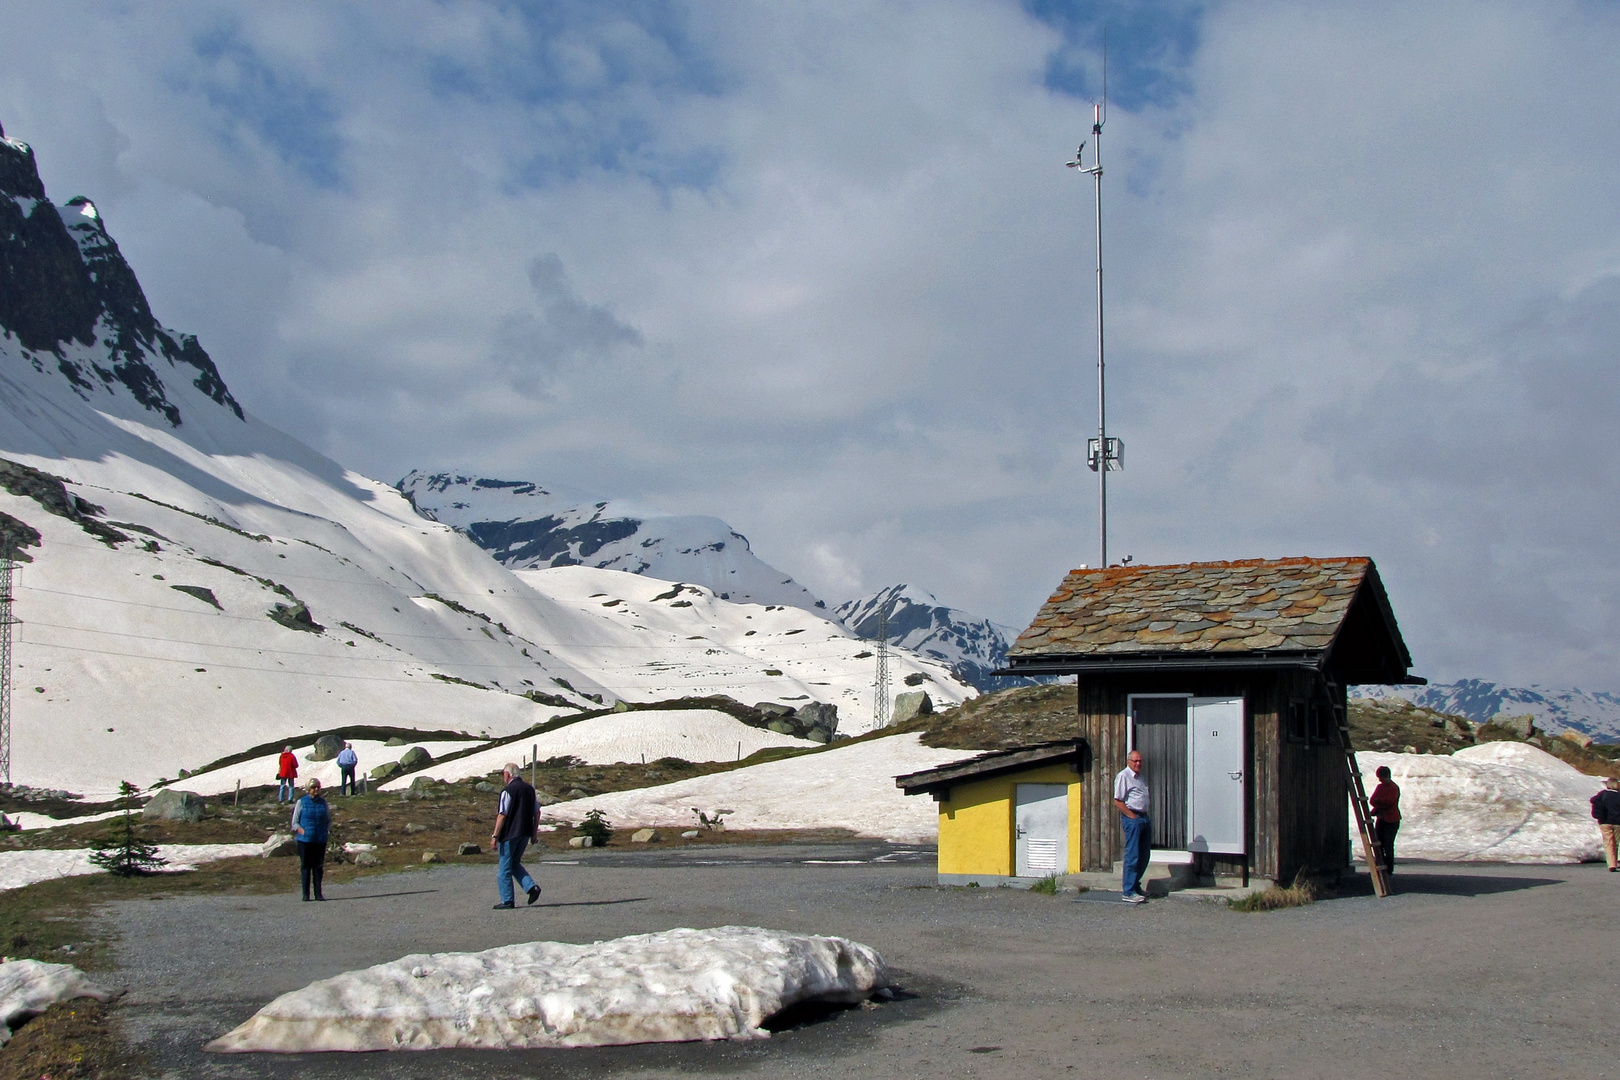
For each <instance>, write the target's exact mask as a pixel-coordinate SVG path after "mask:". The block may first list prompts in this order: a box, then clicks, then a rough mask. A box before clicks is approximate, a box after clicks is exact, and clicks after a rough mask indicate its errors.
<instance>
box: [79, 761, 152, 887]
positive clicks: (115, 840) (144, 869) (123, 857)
mask: <svg viewBox="0 0 1620 1080" xmlns="http://www.w3.org/2000/svg"><path fill="white" fill-rule="evenodd" d="M138 791H139V789H138V788H137V787H136V786H135V785H134V784H132V783H130V782H129V781H128V780H125V781H124V782H123V783H121V784H119V785H118V794H119V795H120V796H121V797H122V798H123V799H124V800H125V801H124V820H123V827H122V828H118V829H114V830H113V831H112V832H110V833H108V834H107V838H106V839H105V840H103V841H102V842H101V843H99V844H97V845H96V848H95V850H94V851H92V852H91V853H90V861H91V862H92V863H94V864H95V865H97V866H99V867H101V868H102V869H103V870H106V871H107V872H108V873H111V874H117V875H118V876H119V877H136V876H138V875H141V874H155V873H157V871H158V868H159V867H162V866H163V865H164V864H165V863H167V862H168V860H167V859H165V858H163V857H162V856H160V855H159V854H158V853H157V850H158V849H157V845H156V844H148V843H146V842H145V841H144V840H142V839H141V838H140V837H138V836H136V835H135V818H134V814H133V802H134V797H135V795H136V793H137V792H138Z"/></svg>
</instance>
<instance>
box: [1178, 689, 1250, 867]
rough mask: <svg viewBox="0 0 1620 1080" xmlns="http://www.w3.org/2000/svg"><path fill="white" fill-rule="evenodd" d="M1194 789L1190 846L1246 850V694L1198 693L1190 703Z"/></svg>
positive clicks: (1192, 848)
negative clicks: (1208, 695) (1201, 695)
mask: <svg viewBox="0 0 1620 1080" xmlns="http://www.w3.org/2000/svg"><path fill="white" fill-rule="evenodd" d="M1188 705H1189V707H1188V710H1187V713H1188V716H1187V727H1188V732H1187V734H1188V738H1189V741H1190V742H1191V743H1192V748H1191V749H1192V755H1191V756H1192V769H1191V770H1190V771H1191V773H1192V775H1191V776H1190V777H1189V781H1190V783H1189V786H1190V787H1191V788H1192V791H1191V793H1190V795H1191V797H1190V798H1189V799H1188V803H1189V806H1188V814H1187V817H1188V822H1187V826H1188V827H1187V849H1188V850H1189V851H1212V852H1218V853H1221V854H1225V855H1241V854H1243V851H1244V843H1243V802H1244V799H1243V793H1244V785H1245V783H1246V778H1245V777H1244V775H1243V699H1242V698H1193V699H1192V701H1191V702H1189V703H1188Z"/></svg>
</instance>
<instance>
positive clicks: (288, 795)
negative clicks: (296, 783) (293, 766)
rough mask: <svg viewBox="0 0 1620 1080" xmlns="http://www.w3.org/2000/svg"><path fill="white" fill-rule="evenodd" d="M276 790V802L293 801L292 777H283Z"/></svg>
mask: <svg viewBox="0 0 1620 1080" xmlns="http://www.w3.org/2000/svg"><path fill="white" fill-rule="evenodd" d="M278 784H279V786H278V787H277V788H276V802H292V801H293V782H292V778H291V777H282V778H281V780H280V781H279V782H278Z"/></svg>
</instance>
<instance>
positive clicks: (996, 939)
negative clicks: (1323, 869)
mask: <svg viewBox="0 0 1620 1080" xmlns="http://www.w3.org/2000/svg"><path fill="white" fill-rule="evenodd" d="M538 876H539V878H540V880H541V882H542V884H543V885H544V887H545V894H544V896H543V897H542V899H541V902H540V903H539V904H537V905H536V906H534V907H532V908H527V909H523V908H520V909H519V910H517V911H509V912H501V911H492V910H491V909H490V905H491V904H492V903H493V902H494V884H493V881H492V880H491V878H492V877H493V875H492V874H491V873H490V871H489V870H488V868H486V867H482V866H480V867H456V866H443V867H434V868H430V869H423V870H419V871H411V872H408V873H401V874H393V875H388V876H384V877H374V878H368V879H364V880H362V881H360V882H358V883H356V884H353V885H348V886H342V887H334V888H332V889H330V890H329V895H330V901H329V902H328V903H325V904H304V903H301V902H300V901H299V900H298V898H297V896H296V895H295V889H296V882H293V881H289V889H288V893H287V894H286V895H285V896H273V897H264V896H214V897H180V898H167V899H161V900H148V901H134V902H128V903H121V904H117V905H114V906H113V907H112V908H111V909H109V914H110V917H111V918H113V919H114V920H115V921H116V925H117V929H118V932H119V935H120V941H119V944H118V946H117V956H118V960H119V963H120V964H121V969H120V970H119V971H118V972H117V973H116V976H115V977H114V979H113V980H110V981H113V982H115V983H117V984H119V985H123V986H127V987H128V988H129V993H128V994H127V996H126V997H125V998H124V999H123V1000H122V1002H121V1004H120V1007H119V1015H120V1016H121V1018H122V1021H123V1023H124V1024H125V1025H126V1028H127V1030H128V1032H129V1034H130V1036H131V1037H132V1038H133V1039H134V1040H136V1041H137V1042H138V1043H139V1044H140V1045H141V1046H142V1047H143V1048H144V1049H145V1050H146V1052H147V1053H148V1054H149V1056H150V1058H151V1060H152V1064H153V1065H154V1066H155V1067H156V1068H157V1070H158V1071H159V1072H166V1073H167V1074H168V1075H172V1076H184V1077H244V1078H245V1077H263V1076H289V1077H290V1076H295V1075H296V1076H299V1077H308V1078H324V1077H343V1078H346V1080H347V1078H353V1077H365V1076H389V1077H512V1076H547V1077H564V1078H569V1077H671V1076H676V1077H693V1078H698V1077H737V1076H760V1077H790V1076H791V1077H800V1076H840V1077H843V1076H850V1075H868V1076H880V1077H913V1076H915V1077H928V1078H938V1077H1017V1078H1019V1080H1030V1078H1034V1077H1048V1076H1085V1077H1089V1076H1097V1077H1109V1078H1116V1077H1132V1078H1135V1077H1179V1076H1187V1077H1209V1076H1263V1077H1270V1076H1287V1077H1290V1078H1294V1077H1300V1076H1320V1075H1332V1076H1336V1077H1369V1078H1372V1077H1376V1078H1378V1080H1384V1078H1386V1077H1388V1076H1392V1075H1393V1076H1403V1075H1404V1076H1425V1077H1450V1076H1459V1077H1461V1076H1467V1077H1497V1076H1501V1077H1515V1076H1538V1077H1540V1076H1583V1077H1603V1076H1615V1075H1620V1069H1617V1068H1616V1067H1615V1066H1614V1065H1612V1064H1611V1062H1612V1061H1613V1059H1614V1056H1615V1053H1616V1051H1617V1041H1616V1037H1615V1035H1614V1030H1615V1024H1614V985H1615V978H1616V974H1617V964H1616V961H1617V959H1620V955H1617V954H1620V948H1617V946H1616V944H1615V940H1616V935H1615V932H1614V921H1615V913H1616V911H1617V910H1620V877H1617V876H1611V875H1609V874H1607V873H1605V872H1604V871H1603V869H1602V868H1601V867H1593V866H1580V867H1501V866H1416V867H1409V868H1403V871H1402V873H1401V874H1400V875H1399V876H1398V883H1399V885H1400V888H1401V890H1402V891H1401V893H1400V895H1398V896H1396V897H1393V898H1391V899H1388V900H1382V901H1380V900H1376V899H1374V898H1372V897H1371V896H1351V897H1348V898H1344V899H1337V900H1330V901H1324V902H1320V903H1317V904H1315V905H1312V906H1310V907H1306V908H1298V909H1292V910H1286V911H1279V912H1272V913H1268V914H1258V915H1246V914H1239V913H1235V912H1231V911H1228V910H1226V909H1225V908H1224V907H1222V906H1220V905H1217V904H1211V903H1207V902H1200V901H1196V900H1187V899H1169V900H1161V901H1156V902H1153V903H1150V904H1147V905H1143V906H1141V907H1130V906H1127V905H1122V904H1117V903H1103V902H1095V901H1092V900H1089V899H1086V898H1080V899H1078V900H1077V898H1076V897H1075V895H1074V894H1061V895H1059V896H1056V897H1051V896H1039V895H1032V894H1029V893H1023V892H1017V891H1013V890H1006V889H939V888H936V887H934V884H933V882H934V864H933V853H932V852H931V851H928V850H920V849H905V848H894V847H890V846H889V845H884V844H876V843H850V844H843V845H832V846H816V847H792V848H789V847H733V848H728V849H725V850H717V849H709V850H701V849H686V850H684V851H682V852H679V853H675V852H668V853H663V852H658V851H656V850H651V851H646V852H640V851H637V852H622V853H620V852H614V851H605V852H600V853H582V854H581V856H580V857H579V858H578V860H576V861H571V862H561V861H547V862H545V863H544V864H543V866H542V868H541V870H540V872H539V874H538ZM727 923H742V924H750V925H758V926H766V927H772V928H776V929H782V930H794V931H804V932H813V933H828V934H839V935H843V936H846V937H851V938H854V939H856V940H858V941H862V942H865V943H866V944H868V945H871V946H873V947H875V948H877V949H878V950H879V951H880V952H881V953H882V954H883V955H884V956H885V957H886V958H887V959H888V961H889V963H890V964H891V965H892V966H893V967H895V968H896V969H898V970H899V972H900V975H901V980H902V983H903V985H904V986H905V989H906V991H907V993H906V994H905V995H903V996H902V998H901V1000H899V1001H897V1002H894V1003H891V1004H886V1005H883V1006H881V1007H878V1008H875V1009H856V1010H850V1011H847V1012H841V1013H838V1014H836V1015H835V1016H833V1017H831V1018H829V1019H826V1020H824V1021H822V1022H819V1023H814V1024H811V1025H808V1026H805V1027H801V1028H797V1029H794V1030H791V1031H787V1032H783V1033H779V1034H778V1035H776V1036H775V1037H773V1038H771V1039H770V1040H767V1041H760V1042H751V1043H738V1044H685V1045H674V1046H642V1047H615V1048H604V1049H593V1050H567V1051H526V1052H505V1053H502V1052H487V1051H480V1052H462V1051H435V1052H428V1053H394V1054H364V1055H299V1056H274V1055H244V1056H216V1055H210V1054H204V1053H203V1052H202V1051H201V1049H200V1048H201V1045H202V1044H203V1043H204V1042H205V1041H207V1040H208V1039H210V1038H212V1037H214V1036H215V1035H218V1034H220V1033H221V1032H223V1031H225V1030H227V1029H229V1028H231V1027H233V1026H234V1025H236V1024H238V1023H240V1022H241V1021H242V1020H245V1019H246V1018H247V1017H248V1016H249V1015H251V1014H252V1013H253V1012H254V1011H255V1010H256V1009H258V1008H259V1007H260V1006H262V1005H263V1004H264V1003H265V1002H267V1001H269V1000H270V999H271V998H272V997H274V996H275V995H277V994H280V993H283V992H285V991H287V990H292V989H296V988H297V987H300V986H303V985H305V984H306V983H308V982H310V981H312V980H314V979H319V978H324V977H326V976H329V975H333V974H336V973H338V972H341V971H346V970H350V969H353V968H358V967H364V966H367V965H370V964H374V963H379V962H381V961H385V960H391V959H395V958H397V957H399V956H401V955H404V954H406V953H412V952H431V951H444V950H475V949H484V948H489V947H492V946H495V945H502V944H508V943H512V942H517V941H529V940H536V939H554V940H561V941H573V942H587V941H592V940H597V939H603V938H611V937H618V936H620V935H624V934H635V933H644V932H647V931H653V930H663V929H668V928H670V927H675V926H694V927H703V926H718V925H724V924H727Z"/></svg>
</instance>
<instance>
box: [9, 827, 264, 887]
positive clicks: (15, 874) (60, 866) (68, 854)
mask: <svg viewBox="0 0 1620 1080" xmlns="http://www.w3.org/2000/svg"><path fill="white" fill-rule="evenodd" d="M289 812H290V811H289ZM268 847H269V845H267V844H160V845H159V846H158V855H159V856H160V857H162V858H164V859H167V860H168V865H167V866H165V867H163V871H162V872H164V873H167V872H169V871H181V870H195V869H197V867H198V866H199V865H200V864H202V863H205V862H214V861H215V860H217V859H239V858H242V857H243V856H246V855H263V854H264V853H265V852H266V851H267V850H268ZM90 851H91V849H90V848H63V849H54V850H44V851H0V891H3V890H6V889H20V888H22V887H23V886H24V885H32V884H34V882H36V881H49V880H51V879H52V878H59V877H81V876H83V875H85V874H104V873H106V871H105V870H103V869H102V868H101V867H99V866H97V865H96V864H94V863H92V862H91V861H90Z"/></svg>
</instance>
